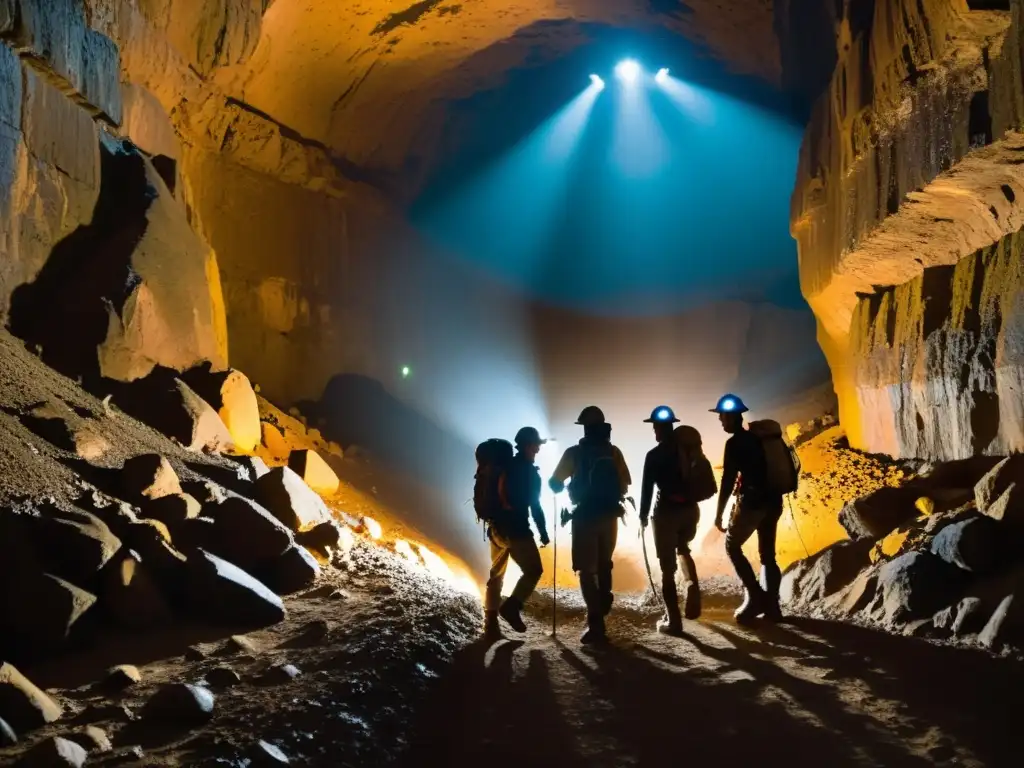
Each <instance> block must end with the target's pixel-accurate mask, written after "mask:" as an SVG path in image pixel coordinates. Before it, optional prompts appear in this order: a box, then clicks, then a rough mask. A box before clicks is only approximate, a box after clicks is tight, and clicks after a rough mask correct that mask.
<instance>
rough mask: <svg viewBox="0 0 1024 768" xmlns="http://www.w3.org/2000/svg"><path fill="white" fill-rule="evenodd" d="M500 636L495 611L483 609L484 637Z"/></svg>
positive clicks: (493, 638) (487, 638)
mask: <svg viewBox="0 0 1024 768" xmlns="http://www.w3.org/2000/svg"><path fill="white" fill-rule="evenodd" d="M499 637H501V627H500V626H499V625H498V612H497V611H484V639H485V640H497V639H498V638H499Z"/></svg>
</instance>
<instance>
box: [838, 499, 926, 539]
mask: <svg viewBox="0 0 1024 768" xmlns="http://www.w3.org/2000/svg"><path fill="white" fill-rule="evenodd" d="M916 500H917V493H916V492H915V491H914V490H913V489H911V488H880V489H879V490H877V491H875V492H874V493H870V494H868V495H867V496H862V497H861V498H859V499H856V500H855V501H852V502H850V503H849V504H847V505H846V506H845V507H843V510H842V511H841V512H840V513H839V523H840V525H842V526H843V528H844V529H845V530H846V533H847V534H848V535H849V537H850V538H851V539H862V538H870V539H880V538H882V537H883V536H885V535H886V534H887V533H889V532H890V531H892V530H894V529H896V528H897V527H899V525H900V524H901V523H905V522H908V521H910V520H913V519H914V518H915V517H917V510H916V508H915V507H914V502H915V501H916Z"/></svg>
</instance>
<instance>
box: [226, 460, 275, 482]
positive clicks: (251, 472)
mask: <svg viewBox="0 0 1024 768" xmlns="http://www.w3.org/2000/svg"><path fill="white" fill-rule="evenodd" d="M231 458H232V459H234V460H235V461H237V462H238V464H239V465H240V466H241V467H242V468H243V469H244V470H245V473H246V474H247V475H248V477H249V482H252V483H255V482H256V481H257V480H259V479H260V478H261V477H263V476H264V475H265V474H267V473H268V472H269V471H270V467H268V466H267V462H265V461H264V460H263V459H261V458H260V457H259V456H232V457H231Z"/></svg>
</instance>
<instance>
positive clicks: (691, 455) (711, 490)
mask: <svg viewBox="0 0 1024 768" xmlns="http://www.w3.org/2000/svg"><path fill="white" fill-rule="evenodd" d="M672 434H673V437H674V438H675V441H676V450H677V451H678V453H679V468H680V470H681V471H682V473H683V480H684V481H685V482H686V494H687V498H688V499H689V500H691V501H706V500H707V499H710V498H711V497H712V496H714V495H715V494H716V493H718V481H717V480H715V471H714V469H712V468H711V462H710V461H708V458H707V456H705V455H704V449H703V448H702V447H701V446H702V443H701V439H700V432H698V431H697V430H696V429H694V428H693V427H689V426H687V425H685V424H682V425H680V426H678V427H676V428H675V429H674V430H673V432H672Z"/></svg>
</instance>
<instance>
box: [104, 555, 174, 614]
mask: <svg viewBox="0 0 1024 768" xmlns="http://www.w3.org/2000/svg"><path fill="white" fill-rule="evenodd" d="M100 599H101V606H102V607H103V608H104V610H105V611H106V612H107V614H108V615H109V616H110V617H111V618H112V619H113V620H114V622H116V623H117V624H119V625H120V626H123V627H128V628H130V629H150V628H152V627H160V626H167V625H169V624H170V623H172V622H173V620H174V616H173V613H172V612H171V609H170V607H169V606H168V605H167V602H166V601H165V599H164V596H163V593H162V592H161V591H160V588H159V587H158V586H157V584H156V582H155V581H154V580H153V578H152V577H151V576H150V575H149V573H148V572H147V570H146V566H145V565H144V564H143V562H142V559H141V558H140V557H139V555H138V554H136V553H135V552H128V553H127V554H125V555H119V556H118V557H117V558H115V559H114V560H113V561H112V562H111V563H110V564H109V565H108V566H107V569H106V573H105V574H104V584H103V589H102V591H101V593H100Z"/></svg>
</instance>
